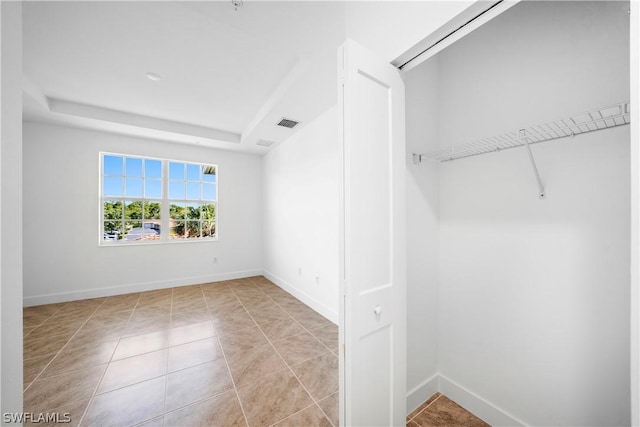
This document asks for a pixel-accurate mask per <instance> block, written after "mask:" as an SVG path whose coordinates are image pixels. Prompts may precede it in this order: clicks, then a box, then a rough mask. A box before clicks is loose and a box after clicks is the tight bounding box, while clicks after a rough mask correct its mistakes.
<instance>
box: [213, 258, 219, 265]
mask: <svg viewBox="0 0 640 427" xmlns="http://www.w3.org/2000/svg"><path fill="white" fill-rule="evenodd" d="M213 263H214V264H217V263H218V257H217V256H214V257H213Z"/></svg>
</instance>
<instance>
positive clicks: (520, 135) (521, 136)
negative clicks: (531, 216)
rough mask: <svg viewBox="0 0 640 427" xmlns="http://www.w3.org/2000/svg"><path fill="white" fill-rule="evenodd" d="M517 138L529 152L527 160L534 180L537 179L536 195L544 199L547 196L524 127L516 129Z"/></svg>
mask: <svg viewBox="0 0 640 427" xmlns="http://www.w3.org/2000/svg"><path fill="white" fill-rule="evenodd" d="M518 139H521V140H522V141H523V142H524V146H525V147H527V153H529V161H530V162H531V168H532V169H533V173H534V174H535V176H536V181H538V197H540V198H541V199H544V198H545V197H547V195H546V193H545V191H544V184H543V183H542V179H541V178H540V173H539V172H538V167H537V166H536V159H534V158H533V152H532V151H531V146H530V145H529V138H528V137H527V131H526V130H525V129H520V130H519V131H518Z"/></svg>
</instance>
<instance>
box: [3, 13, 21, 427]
mask: <svg viewBox="0 0 640 427" xmlns="http://www.w3.org/2000/svg"><path fill="white" fill-rule="evenodd" d="M0 38H1V46H2V48H1V58H0V64H1V67H0V80H1V86H0V100H1V106H0V108H1V109H0V116H1V119H2V121H1V122H0V129H1V131H0V133H1V136H0V144H1V145H0V183H1V184H2V192H1V194H0V238H1V244H0V314H1V316H2V321H1V322H0V324H1V325H2V327H1V328H0V350H1V351H0V354H1V358H0V364H1V365H0V366H1V367H0V379H1V381H0V383H1V384H2V386H1V387H0V402H1V404H0V407H1V411H0V412H2V413H3V414H4V413H7V412H9V413H20V412H22V232H21V230H22V176H21V175H22V43H21V40H22V5H21V4H20V2H0ZM0 423H2V425H5V422H4V417H3V419H2V421H0Z"/></svg>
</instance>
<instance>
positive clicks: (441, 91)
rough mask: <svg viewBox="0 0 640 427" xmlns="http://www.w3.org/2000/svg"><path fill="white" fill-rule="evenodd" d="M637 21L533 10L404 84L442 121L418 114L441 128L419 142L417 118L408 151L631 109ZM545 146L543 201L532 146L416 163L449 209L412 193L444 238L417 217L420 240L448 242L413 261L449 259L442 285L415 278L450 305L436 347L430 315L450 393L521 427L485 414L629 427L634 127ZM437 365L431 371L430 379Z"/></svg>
mask: <svg viewBox="0 0 640 427" xmlns="http://www.w3.org/2000/svg"><path fill="white" fill-rule="evenodd" d="M627 10H628V2H521V3H520V4H518V5H517V6H515V7H514V8H512V9H510V10H509V11H507V12H505V13H504V14H502V15H501V16H499V17H498V18H496V19H495V20H493V21H492V22H490V23H489V24H487V25H485V26H484V27H482V28H480V29H479V30H477V31H475V32H473V33H472V34H471V35H470V36H468V37H466V38H464V39H462V40H461V41H459V42H457V43H456V44H454V45H453V46H451V47H450V48H448V49H446V50H444V51H443V52H442V53H441V54H439V55H438V57H437V59H434V60H431V61H429V62H431V64H424V66H426V67H427V68H421V69H417V70H415V73H416V75H415V76H414V75H412V76H411V79H408V80H407V92H408V93H411V92H412V91H413V90H414V89H415V88H417V87H419V86H421V88H419V90H422V91H423V95H424V91H425V90H428V89H429V87H430V88H431V89H432V92H431V93H430V95H431V96H433V97H434V98H436V99H437V109H435V113H434V109H433V107H432V105H430V103H429V102H427V101H424V100H423V101H422V102H416V103H414V104H413V105H412V104H408V109H412V108H422V109H423V113H424V117H430V118H429V120H432V123H433V126H434V127H435V128H436V130H435V131H434V129H430V130H429V129H426V126H425V129H423V130H422V131H416V129H415V126H417V125H416V123H415V120H414V121H413V123H414V124H413V126H414V131H410V132H408V139H409V145H410V146H411V145H414V146H415V145H417V144H420V143H421V144H422V151H426V150H429V148H432V147H429V146H428V145H429V144H431V145H432V146H433V145H434V140H433V139H431V138H432V137H433V134H434V132H435V134H436V135H437V137H436V138H435V140H436V141H437V142H436V143H437V144H438V145H439V146H440V147H446V146H450V145H454V144H460V143H465V142H470V141H472V140H474V139H478V138H481V137H488V136H493V135H498V134H501V133H504V132H506V131H511V130H516V129H518V128H519V127H525V126H528V125H534V124H537V123H543V122H546V121H549V120H553V119H557V118H562V117H566V116H569V115H572V114H573V113H578V112H581V111H584V110H588V109H592V108H597V107H601V106H605V105H609V104H613V103H616V102H619V101H624V100H627V99H629V57H628V56H629V54H628V52H629V33H628V23H629V15H628V13H627ZM428 67H432V68H434V69H435V70H437V71H429V70H428ZM413 73H414V72H412V74H413ZM434 81H437V84H434ZM435 87H437V90H436V89H435ZM412 96H414V97H415V96H416V95H412ZM434 114H435V120H433V117H434ZM415 115H416V112H415V111H413V112H411V113H408V119H407V123H408V126H411V123H412V121H411V120H410V118H411V117H412V116H414V117H415ZM416 138H422V140H421V141H416ZM532 148H533V151H534V155H535V157H536V160H537V162H538V168H539V170H540V173H541V175H542V179H543V181H544V182H545V185H546V187H547V199H546V200H540V199H538V197H537V187H536V182H535V178H534V175H533V172H532V171H531V169H530V166H529V160H528V158H527V154H526V152H525V150H524V149H523V148H522V149H513V150H507V151H503V152H500V153H492V154H487V155H483V156H478V157H474V158H468V159H462V160H458V161H455V162H449V163H444V164H440V165H432V164H431V165H425V164H422V165H419V166H418V165H416V166H413V165H412V166H410V174H411V175H412V176H413V177H414V178H415V180H416V182H418V184H416V185H415V187H420V188H423V189H428V188H429V186H430V185H433V183H431V184H429V183H428V182H426V180H428V179H432V176H431V175H430V174H432V172H430V170H431V171H432V170H436V171H438V170H439V171H438V172H435V173H436V174H437V177H436V178H435V179H433V182H437V183H438V189H437V191H436V192H437V194H438V196H437V199H436V200H437V202H433V200H434V197H433V195H432V193H430V192H429V191H424V190H423V191H422V193H423V194H422V195H421V196H422V198H419V196H420V192H418V191H415V189H414V191H413V197H414V198H415V197H418V200H413V201H412V202H411V203H412V205H413V206H410V209H414V208H416V206H418V208H419V209H420V206H421V205H430V206H431V207H432V208H433V207H435V208H436V209H437V214H436V216H437V224H438V226H437V232H435V231H434V229H433V227H432V226H429V227H427V226H426V225H425V224H430V223H432V222H433V215H429V216H426V217H425V216H422V217H420V216H417V215H410V217H409V230H419V231H420V232H421V233H422V240H425V241H429V242H433V241H434V240H437V241H438V244H437V248H435V249H434V248H433V243H431V244H428V245H429V246H430V248H429V250H426V251H423V253H424V258H422V259H419V260H416V259H415V254H414V255H413V259H412V260H411V262H412V263H414V264H415V263H420V262H422V263H423V264H426V262H432V261H426V260H427V259H430V257H432V256H433V253H434V251H435V252H437V253H438V254H439V263H438V267H437V271H438V279H437V281H435V280H434V279H433V277H427V276H424V277H422V276H420V277H417V276H415V275H414V277H413V281H412V282H410V284H409V286H410V290H409V294H410V295H411V293H414V294H418V293H422V295H421V297H423V298H426V297H427V294H428V295H430V296H431V298H433V297H434V295H437V306H438V316H437V325H438V335H437V339H434V338H433V327H432V325H427V324H426V322H427V320H428V319H427V318H426V315H425V314H420V316H423V318H422V319H421V321H422V322H425V323H423V327H422V328H423V330H422V333H423V337H425V338H426V340H430V343H431V345H432V346H433V347H435V348H437V349H438V350H437V351H438V357H437V360H438V367H437V372H438V374H439V377H438V378H439V387H440V389H441V390H443V391H445V392H446V393H448V394H450V395H451V397H453V398H454V399H457V400H458V401H460V403H462V404H463V405H466V406H468V407H469V409H471V410H476V411H477V412H479V415H483V414H484V415H488V416H489V417H494V418H493V419H488V420H487V421H489V422H492V423H493V424H500V420H499V419H503V420H506V419H508V417H506V416H505V417H502V418H501V417H498V416H497V415H496V414H497V412H491V411H488V410H487V407H492V408H494V409H495V408H497V409H499V410H501V411H502V412H503V414H506V415H508V416H510V418H511V419H512V420H520V421H521V422H523V423H525V424H528V425H625V424H629V423H630V414H629V407H630V399H629V263H630V259H629V232H630V231H629V219H630V218H629V209H630V205H629V203H630V202H629V179H630V178H629V174H630V171H629V127H628V126H625V127H620V128H616V129H610V130H605V131H601V132H595V133H590V134H586V135H582V136H579V137H576V138H574V139H563V140H559V141H555V142H547V143H543V144H538V145H534V146H533V147H532ZM418 169H425V170H418ZM410 187H411V185H410ZM422 210H423V211H425V209H424V207H423V208H422ZM416 227H421V228H416ZM418 240H419V239H418V238H417V237H416V238H415V241H416V242H417V241H418ZM423 245H427V244H425V243H423ZM411 249H412V248H411V247H410V250H411ZM414 249H420V248H419V244H417V243H414ZM418 268H423V269H424V268H425V267H422V266H421V267H416V266H414V267H410V271H411V270H413V271H416V269H418ZM425 271H426V269H425ZM418 287H421V288H420V290H418ZM434 288H435V289H434ZM410 299H411V298H410ZM427 304H428V305H432V302H427ZM418 310H420V308H419V306H418V304H415V305H414V306H413V307H410V313H409V317H410V318H412V317H413V318H416V317H417V316H418V314H417V313H416V312H417V311H418ZM410 330H412V334H410V339H413V340H414V341H415V339H416V337H417V336H418V331H417V327H416V326H415V325H414V326H413V328H412V329H410ZM413 345H415V343H414V344H413ZM423 345H424V344H423ZM409 354H411V352H409ZM420 363H421V362H420V361H419V359H417V358H416V359H413V360H410V370H411V369H413V371H418V370H419V369H418V367H417V366H416V365H418V364H420ZM412 365H414V366H413V367H412ZM432 365H433V363H432V361H431V359H429V360H427V361H425V362H424V364H423V365H421V366H420V368H421V369H423V370H424V374H425V375H426V376H425V377H424V379H425V380H428V378H429V377H428V375H429V373H430V372H432V371H433V366H432ZM427 383H428V382H427ZM485 404H488V405H485Z"/></svg>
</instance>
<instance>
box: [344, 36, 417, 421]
mask: <svg viewBox="0 0 640 427" xmlns="http://www.w3.org/2000/svg"><path fill="white" fill-rule="evenodd" d="M338 62H339V64H338V68H339V82H338V84H339V86H340V88H339V93H340V97H341V98H340V100H339V102H338V103H339V104H341V105H342V111H341V114H340V116H341V128H342V133H341V136H342V166H343V167H342V182H343V189H342V190H343V193H342V197H341V199H342V203H343V205H342V212H343V218H342V221H341V230H340V236H341V245H340V246H341V251H342V252H341V257H340V258H341V270H340V272H341V279H342V280H341V282H342V283H341V290H342V295H343V299H342V302H341V308H340V315H341V319H340V320H341V323H340V327H341V334H340V339H341V343H342V344H343V345H344V347H342V348H343V353H342V359H343V365H342V369H341V379H342V382H341V386H342V389H341V390H342V394H341V404H342V405H341V423H342V424H343V425H347V426H390V425H396V426H403V425H405V423H406V421H405V417H406V415H407V414H406V249H405V247H406V246H405V240H406V237H405V233H406V232H405V228H406V215H405V210H406V203H405V172H404V171H405V140H404V139H405V127H404V105H405V104H404V84H403V82H402V79H401V77H400V72H399V70H398V69H396V68H395V67H393V66H392V65H390V64H389V63H385V62H384V61H382V60H380V59H378V58H377V57H376V56H375V55H374V54H372V53H371V52H369V51H367V50H366V49H365V48H363V47H362V46H360V45H358V44H356V43H355V42H353V41H351V40H348V41H347V42H345V44H344V45H343V46H342V47H341V49H340V52H339V59H338Z"/></svg>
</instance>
